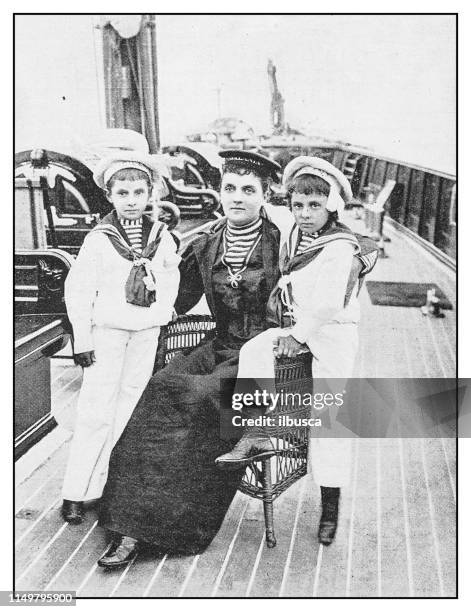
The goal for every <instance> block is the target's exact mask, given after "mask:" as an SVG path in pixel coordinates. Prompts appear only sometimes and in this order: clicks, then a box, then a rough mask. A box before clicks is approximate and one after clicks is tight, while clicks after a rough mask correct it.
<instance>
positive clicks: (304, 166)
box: [283, 155, 353, 212]
mask: <svg viewBox="0 0 471 612" xmlns="http://www.w3.org/2000/svg"><path fill="white" fill-rule="evenodd" d="M304 174H310V175H311V176H318V177H320V178H322V179H324V181H326V183H328V184H329V185H330V187H331V189H330V194H329V199H328V202H327V206H326V208H327V210H329V211H331V212H333V211H340V210H342V209H343V207H344V205H345V203H346V202H349V201H350V200H351V199H352V197H353V194H352V188H351V187H350V183H349V182H348V179H347V177H346V176H345V175H344V174H343V173H342V172H340V170H339V169H338V168H336V167H335V166H334V165H332V164H331V163H330V162H328V161H326V160H325V159H321V158H320V157H310V156H308V155H301V156H300V157H295V158H294V159H292V160H291V161H290V162H289V163H288V164H287V166H286V168H285V170H284V172H283V187H284V188H285V189H286V188H287V187H288V186H289V184H290V183H291V181H292V180H293V179H295V178H296V177H298V176H302V175H304Z"/></svg>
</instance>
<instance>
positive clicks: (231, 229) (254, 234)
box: [223, 218, 262, 272]
mask: <svg viewBox="0 0 471 612" xmlns="http://www.w3.org/2000/svg"><path fill="white" fill-rule="evenodd" d="M261 231H262V219H261V218H258V219H256V220H255V221H252V223H249V224H248V225H244V226H242V227H236V226H234V225H231V224H230V223H229V222H228V223H227V226H226V231H225V232H224V255H223V263H224V264H225V265H226V266H227V267H228V268H230V269H231V270H232V272H239V271H240V270H242V268H244V267H245V265H246V263H247V262H246V259H247V256H248V255H249V254H250V251H251V249H252V248H253V247H254V246H255V243H256V242H257V239H258V238H259V236H260V234H261Z"/></svg>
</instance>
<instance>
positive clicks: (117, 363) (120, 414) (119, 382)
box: [62, 326, 160, 501]
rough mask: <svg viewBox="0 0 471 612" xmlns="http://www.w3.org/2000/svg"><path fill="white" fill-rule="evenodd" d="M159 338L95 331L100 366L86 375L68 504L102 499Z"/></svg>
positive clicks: (149, 333)
mask: <svg viewBox="0 0 471 612" xmlns="http://www.w3.org/2000/svg"><path fill="white" fill-rule="evenodd" d="M159 333H160V327H152V328H148V329H143V330H139V331H129V330H123V329H114V328H107V327H101V326H95V327H93V330H92V334H93V341H94V347H95V349H94V350H95V358H96V361H95V363H94V364H93V365H91V366H89V367H88V368H84V370H83V382H82V388H81V390H80V395H79V400H78V407H77V420H76V424H75V430H74V436H73V439H72V444H71V448H70V454H69V460H68V463H67V469H66V473H65V478H64V485H63V489H62V495H63V498H64V499H69V500H72V501H87V500H91V499H97V498H99V497H101V495H102V492H103V488H104V486H105V484H106V479H107V476H108V463H109V458H110V455H111V451H112V449H113V446H114V445H115V443H116V442H117V440H118V439H119V437H120V436H121V434H122V432H123V430H124V428H125V427H126V424H127V422H128V421H129V418H130V417H131V414H132V412H133V410H134V408H135V407H136V404H137V402H138V401H139V399H140V397H141V395H142V392H143V391H144V389H145V387H146V385H147V383H148V382H149V379H150V377H151V375H152V369H153V366H154V360H155V354H156V350H157V344H158V341H159Z"/></svg>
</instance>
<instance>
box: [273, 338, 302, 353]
mask: <svg viewBox="0 0 471 612" xmlns="http://www.w3.org/2000/svg"><path fill="white" fill-rule="evenodd" d="M273 345H274V346H273V352H274V354H275V357H294V356H295V355H297V354H298V353H299V352H300V351H301V349H302V348H303V347H304V345H303V344H301V342H298V341H297V340H296V339H295V338H293V336H279V337H278V338H276V340H274V341H273Z"/></svg>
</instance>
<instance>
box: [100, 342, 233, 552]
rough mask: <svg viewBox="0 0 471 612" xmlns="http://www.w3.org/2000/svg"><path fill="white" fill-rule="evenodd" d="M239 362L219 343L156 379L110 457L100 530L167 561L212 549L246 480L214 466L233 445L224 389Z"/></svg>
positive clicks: (201, 348)
mask: <svg viewBox="0 0 471 612" xmlns="http://www.w3.org/2000/svg"><path fill="white" fill-rule="evenodd" d="M238 357H239V351H238V350H235V349H228V348H225V347H224V346H222V345H220V343H219V341H218V339H213V340H211V341H209V342H207V343H205V344H203V345H201V346H199V347H197V348H196V349H194V350H193V351H192V352H191V353H190V354H189V355H186V356H183V355H180V356H177V357H175V358H174V359H173V360H172V361H171V362H170V363H169V364H168V365H167V366H166V367H165V368H164V369H163V370H161V371H159V372H157V373H156V374H155V375H154V376H153V377H152V378H151V380H150V381H149V384H148V385H147V387H146V389H145V391H144V393H143V395H142V397H141V399H140V401H139V403H138V405H137V406H136V408H135V410H134V412H133V414H132V417H131V419H130V420H129V423H128V425H127V427H126V429H125V430H124V432H123V434H122V436H121V438H120V439H119V441H118V443H117V444H116V446H115V448H114V449H113V452H112V454H111V459H110V466H109V475H108V481H107V484H106V487H105V490H104V493H103V497H102V501H101V509H100V524H101V525H102V526H104V527H106V528H108V529H110V530H112V531H114V532H117V533H119V534H123V535H128V536H131V537H133V538H136V539H138V540H140V541H144V542H147V543H149V544H152V545H155V546H156V547H158V549H159V550H161V551H163V552H168V553H175V554H197V553H200V552H202V551H203V550H204V549H205V548H206V547H207V546H208V545H209V544H210V543H211V541H212V539H213V538H214V536H215V535H216V533H217V531H218V530H219V528H220V526H221V523H222V521H223V520H224V516H225V514H226V512H227V510H228V508H229V506H230V504H231V502H232V499H233V497H234V495H235V493H236V491H237V487H238V485H239V482H240V479H241V477H242V474H243V471H242V472H241V471H235V472H224V471H221V470H219V469H218V468H216V466H215V463H214V460H215V459H216V457H218V456H219V455H220V454H222V453H225V452H227V451H228V450H230V449H231V448H232V445H233V441H232V442H231V441H230V440H227V439H222V438H221V434H220V411H221V401H222V394H221V381H222V380H227V379H234V378H235V377H236V375H237V364H238Z"/></svg>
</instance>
